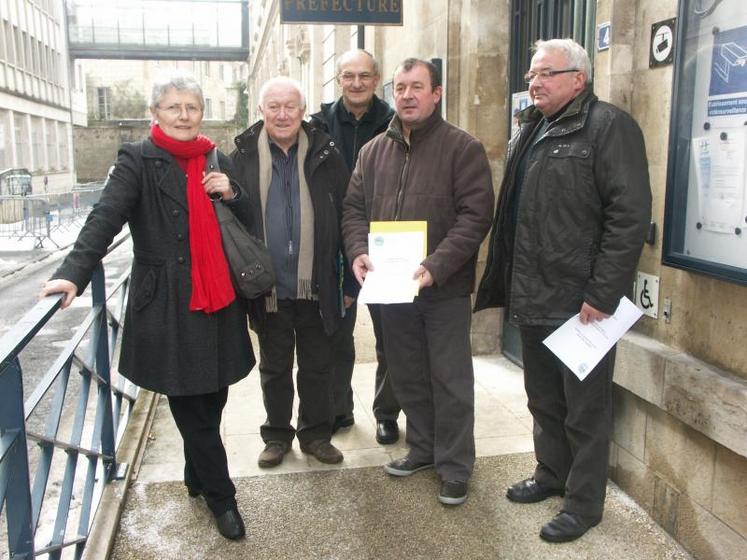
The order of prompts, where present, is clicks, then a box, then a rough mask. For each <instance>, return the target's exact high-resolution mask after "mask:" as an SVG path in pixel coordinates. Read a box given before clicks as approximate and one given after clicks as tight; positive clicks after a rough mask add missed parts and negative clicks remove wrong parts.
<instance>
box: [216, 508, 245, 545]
mask: <svg viewBox="0 0 747 560" xmlns="http://www.w3.org/2000/svg"><path fill="white" fill-rule="evenodd" d="M215 522H216V523H217V525H218V532H219V533H220V534H221V535H223V536H224V537H226V538H227V539H231V540H232V541H235V540H237V539H240V538H243V537H244V535H246V529H245V528H244V520H243V519H241V514H240V513H239V510H238V509H236V508H233V509H229V510H228V511H226V512H224V513H221V514H220V515H218V516H216V517H215Z"/></svg>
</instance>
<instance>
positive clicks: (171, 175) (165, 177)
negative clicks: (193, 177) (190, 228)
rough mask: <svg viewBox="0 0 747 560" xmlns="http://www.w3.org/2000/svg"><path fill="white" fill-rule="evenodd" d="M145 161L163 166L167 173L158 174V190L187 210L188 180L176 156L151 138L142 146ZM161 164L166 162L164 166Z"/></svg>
mask: <svg viewBox="0 0 747 560" xmlns="http://www.w3.org/2000/svg"><path fill="white" fill-rule="evenodd" d="M141 146H142V147H141V153H142V155H143V159H150V160H157V161H155V166H156V167H159V166H162V167H163V169H165V173H158V174H156V175H157V178H158V188H159V189H160V190H161V191H162V192H163V193H164V194H165V195H166V196H167V197H169V198H170V199H172V200H173V201H174V202H176V203H177V204H179V206H181V207H182V208H183V209H185V210H186V209H187V178H186V177H185V175H184V173H183V172H182V169H181V167H179V164H177V163H176V160H175V159H174V156H172V155H171V154H170V153H169V152H167V151H166V150H164V149H163V148H159V147H158V146H156V145H155V144H154V143H153V140H151V139H150V137H148V138H146V139H145V141H144V142H143V143H142V144H141ZM161 162H164V163H163V164H162V163H161Z"/></svg>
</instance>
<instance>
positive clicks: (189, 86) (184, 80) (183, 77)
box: [150, 70, 205, 110]
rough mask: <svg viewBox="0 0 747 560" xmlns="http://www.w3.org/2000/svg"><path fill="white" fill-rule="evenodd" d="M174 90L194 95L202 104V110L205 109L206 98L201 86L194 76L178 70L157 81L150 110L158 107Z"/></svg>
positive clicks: (154, 85) (151, 96)
mask: <svg viewBox="0 0 747 560" xmlns="http://www.w3.org/2000/svg"><path fill="white" fill-rule="evenodd" d="M172 88H173V89H175V90H176V91H186V92H189V93H191V94H193V95H194V96H195V97H197V100H198V101H199V102H200V109H203V110H204V109H205V96H203V95H202V88H201V87H200V84H198V83H197V80H195V78H194V76H192V75H191V74H188V73H186V72H184V71H181V70H176V71H174V72H172V73H170V74H166V75H164V76H161V77H159V78H157V79H156V81H155V82H154V83H153V91H152V93H151V95H150V108H151V109H155V108H156V107H158V103H159V101H161V98H162V97H163V96H164V94H165V93H166V92H167V91H169V90H170V89H172Z"/></svg>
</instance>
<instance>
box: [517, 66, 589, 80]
mask: <svg viewBox="0 0 747 560" xmlns="http://www.w3.org/2000/svg"><path fill="white" fill-rule="evenodd" d="M578 71H579V70H578V68H565V69H563V70H547V69H546V70H540V71H539V72H527V73H526V74H524V81H525V82H526V83H527V84H531V83H532V82H533V81H534V80H536V79H539V80H540V81H541V82H544V81H545V80H549V79H550V78H552V77H553V76H556V75H558V74H567V73H568V72H578Z"/></svg>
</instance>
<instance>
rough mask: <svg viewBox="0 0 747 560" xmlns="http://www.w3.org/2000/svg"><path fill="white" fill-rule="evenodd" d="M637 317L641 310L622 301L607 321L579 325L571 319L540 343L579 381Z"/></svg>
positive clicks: (577, 320) (627, 300)
mask: <svg viewBox="0 0 747 560" xmlns="http://www.w3.org/2000/svg"><path fill="white" fill-rule="evenodd" d="M641 315H642V312H641V310H640V309H638V308H637V307H636V306H635V304H634V303H633V302H632V301H630V300H629V299H628V298H626V297H623V298H622V299H621V300H620V303H619V305H618V306H617V310H616V311H615V313H614V315H611V316H610V317H609V318H608V319H604V320H603V321H595V322H593V323H588V324H586V325H583V324H581V321H580V320H579V318H578V315H574V316H573V317H571V318H570V319H568V321H566V322H565V323H563V324H562V325H561V326H560V327H558V329H557V330H556V331H555V332H553V333H552V334H551V335H550V336H548V337H547V338H546V339H545V340H543V341H542V342H543V343H544V345H545V346H547V347H548V348H549V349H550V350H551V351H552V353H553V354H555V355H556V356H557V357H558V358H560V360H561V361H562V362H563V363H564V364H565V365H566V366H568V368H569V369H570V370H571V371H572V372H573V373H575V374H576V377H578V378H579V379H580V380H581V381H583V380H584V379H585V378H586V376H587V375H589V373H590V372H591V370H593V369H594V367H595V366H596V365H597V364H598V363H599V361H600V360H601V359H602V358H603V357H604V355H605V354H606V353H607V352H609V349H610V348H612V346H613V345H614V344H615V343H616V342H617V341H618V340H620V338H622V336H623V335H624V334H625V333H626V332H628V330H629V329H630V327H632V326H633V324H634V323H635V322H636V321H637V320H638V319H639V318H640V316H641Z"/></svg>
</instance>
